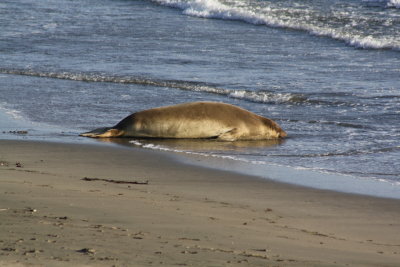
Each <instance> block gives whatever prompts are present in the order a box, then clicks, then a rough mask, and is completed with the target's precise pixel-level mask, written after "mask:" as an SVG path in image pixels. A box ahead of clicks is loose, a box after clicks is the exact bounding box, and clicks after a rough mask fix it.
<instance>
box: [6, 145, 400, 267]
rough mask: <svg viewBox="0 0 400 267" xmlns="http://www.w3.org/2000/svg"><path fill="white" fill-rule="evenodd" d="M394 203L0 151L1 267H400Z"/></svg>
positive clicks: (22, 150) (116, 162) (87, 153)
mask: <svg viewBox="0 0 400 267" xmlns="http://www.w3.org/2000/svg"><path fill="white" fill-rule="evenodd" d="M399 233H400V200H394V199H381V198H374V197H367V196H359V195H351V194H343V193H336V192H330V191H322V190H314V189H309V188H303V187H298V186H292V185H287V184H282V183H276V182H273V181H268V180H265V179H258V178H257V177H250V176H244V175H240V174H235V173H230V172H223V171H217V170H211V169H206V168H202V167H195V166H190V165H185V164H182V163H179V162H177V161H175V160H173V159H172V158H170V157H168V156H167V155H166V154H163V153H159V152H154V151H146V150H144V149H139V148H136V149H135V148H124V147H116V146H107V145H103V146H100V145H99V146H95V145H78V144H60V143H49V142H31V141H5V140H2V141H0V266H399V263H400V235H399Z"/></svg>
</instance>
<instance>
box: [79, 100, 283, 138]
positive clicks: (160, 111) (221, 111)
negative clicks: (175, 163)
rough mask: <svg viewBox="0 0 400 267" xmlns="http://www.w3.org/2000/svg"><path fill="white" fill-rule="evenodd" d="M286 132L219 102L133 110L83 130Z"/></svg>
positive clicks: (171, 134) (207, 134)
mask: <svg viewBox="0 0 400 267" xmlns="http://www.w3.org/2000/svg"><path fill="white" fill-rule="evenodd" d="M286 135H287V134H286V132H285V131H283V130H282V129H281V127H279V125H278V124H277V123H276V122H274V121H272V120H270V119H267V118H264V117H262V116H259V115H256V114H254V113H252V112H250V111H247V110H245V109H242V108H239V107H237V106H233V105H230V104H225V103H218V102H192V103H184V104H179V105H174V106H166V107H159V108H153V109H148V110H144V111H140V112H136V113H133V114H132V115H130V116H128V117H126V118H125V119H123V120H122V121H120V122H119V123H118V124H117V125H115V126H113V127H105V128H98V129H95V130H93V131H90V132H87V133H82V134H80V136H86V137H93V138H103V137H105V138H110V137H139V138H215V139H218V140H222V141H235V140H265V139H277V138H282V137H285V136H286Z"/></svg>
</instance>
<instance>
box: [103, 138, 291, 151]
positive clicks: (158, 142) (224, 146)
mask: <svg viewBox="0 0 400 267" xmlns="http://www.w3.org/2000/svg"><path fill="white" fill-rule="evenodd" d="M98 140H99V141H102V142H109V143H115V144H119V145H124V146H131V147H138V146H141V147H143V146H146V145H153V146H158V147H164V148H167V149H171V150H182V151H198V152H204V151H230V150H231V151H232V150H235V151H238V150H241V149H245V148H246V149H248V148H266V147H273V146H277V145H281V144H283V143H284V142H285V140H284V139H271V140H258V141H254V140H251V141H235V142H221V141H218V140H215V139H156V138H150V139H133V138H99V139H98Z"/></svg>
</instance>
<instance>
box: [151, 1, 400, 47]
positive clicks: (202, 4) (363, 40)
mask: <svg viewBox="0 0 400 267" xmlns="http://www.w3.org/2000/svg"><path fill="white" fill-rule="evenodd" d="M153 2H156V3H158V4H161V5H165V6H169V7H173V8H178V9H181V10H182V13H183V14H185V15H189V16H195V17H201V18H212V19H224V20H239V21H243V22H247V23H250V24H255V25H260V24H263V25H267V26H271V27H282V28H289V29H295V30H302V31H306V32H308V33H310V34H312V35H317V36H325V37H330V38H333V39H336V40H340V41H344V42H346V43H347V44H349V45H351V46H354V47H358V48H369V49H393V50H400V39H399V36H380V37H376V36H374V35H372V34H368V33H365V32H360V31H357V30H355V28H357V26H359V25H364V24H365V25H368V24H369V23H368V17H365V16H364V17H356V16H353V15H352V12H344V11H343V12H334V13H332V15H326V14H322V13H321V12H318V11H314V10H310V9H304V8H302V7H301V6H300V7H298V8H296V7H279V6H273V5H271V6H268V5H267V2H265V3H264V5H254V4H252V3H251V2H242V1H229V2H222V1H220V0H186V1H185V0H153ZM388 6H394V7H399V6H400V0H390V1H389V2H388ZM346 20H349V21H351V24H343V25H341V26H339V27H338V26H337V25H336V24H337V22H339V21H346ZM383 23H384V22H383ZM349 25H351V26H350V27H348V26H349Z"/></svg>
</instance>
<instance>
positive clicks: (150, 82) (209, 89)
mask: <svg viewBox="0 0 400 267" xmlns="http://www.w3.org/2000/svg"><path fill="white" fill-rule="evenodd" d="M0 73H3V74H12V75H25V76H34V77H44V78H53V79H63V80H73V81H82V82H107V83H124V84H137V85H146V86H156V87H167V88H175V89H180V90H185V91H193V92H204V93H211V94H217V95H222V96H226V97H229V98H236V99H242V100H245V101H249V102H256V103H291V104H296V103H303V102H307V101H308V99H307V98H306V97H304V96H303V95H301V94H292V93H277V92H270V91H265V90H261V91H250V90H233V89H224V88H220V87H216V86H212V85H209V84H206V83H199V82H191V81H180V80H156V79H151V78H140V77H128V76H123V77H122V76H121V77H119V76H108V75H103V74H93V73H89V74H87V73H69V72H60V73H57V72H43V71H34V70H19V69H11V70H10V69H0Z"/></svg>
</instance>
